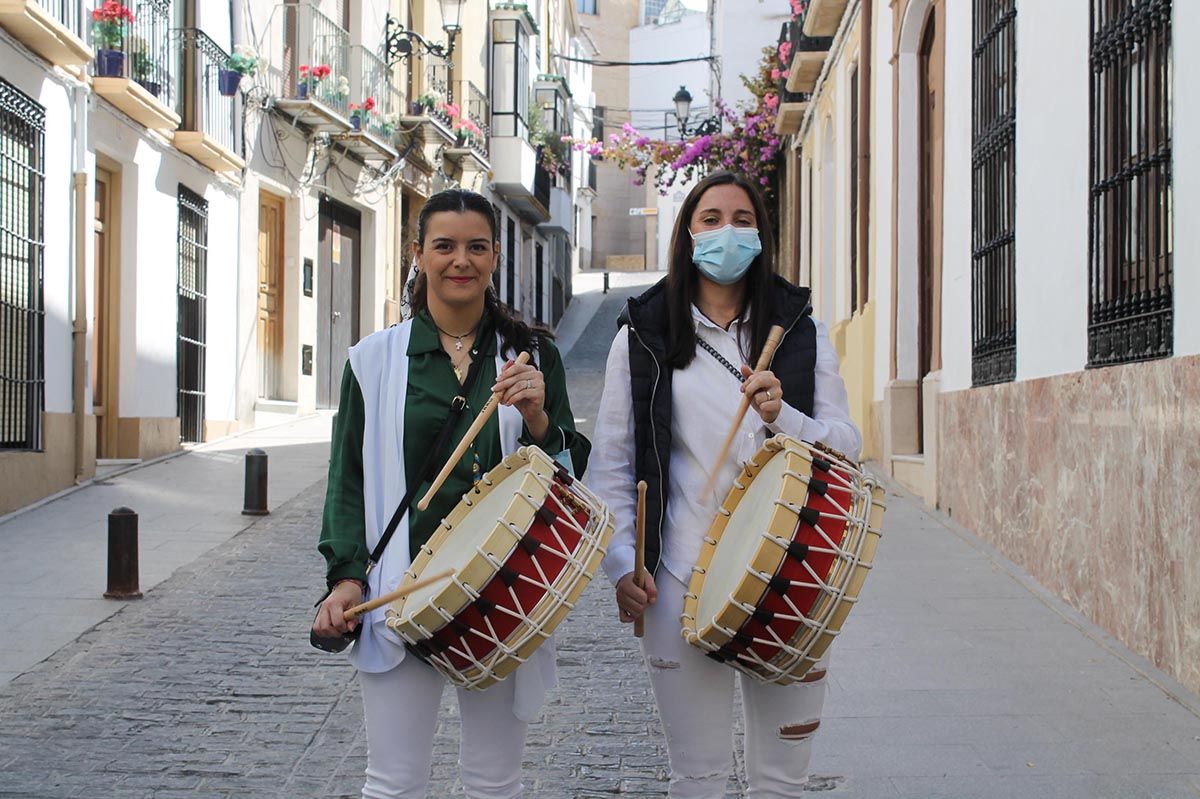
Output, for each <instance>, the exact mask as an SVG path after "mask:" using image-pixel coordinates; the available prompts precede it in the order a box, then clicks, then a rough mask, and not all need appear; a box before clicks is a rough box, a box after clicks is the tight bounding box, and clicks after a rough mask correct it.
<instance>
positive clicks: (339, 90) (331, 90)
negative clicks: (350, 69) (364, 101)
mask: <svg viewBox="0 0 1200 799" xmlns="http://www.w3.org/2000/svg"><path fill="white" fill-rule="evenodd" d="M349 96H350V79H349V78H347V77H346V76H345V75H338V76H337V80H335V81H331V82H330V83H327V84H326V85H325V86H324V91H323V92H321V96H320V98H319V99H320V100H321V102H323V103H325V104H326V105H332V106H342V105H343V103H345V102H346V98H348V97H349Z"/></svg>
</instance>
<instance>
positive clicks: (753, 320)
mask: <svg viewBox="0 0 1200 799" xmlns="http://www.w3.org/2000/svg"><path fill="white" fill-rule="evenodd" d="M728 185H733V186H738V187H739V188H741V189H743V190H745V192H746V194H747V195H748V196H749V197H750V203H751V204H752V205H753V206H754V216H755V218H756V223H757V225H758V238H759V240H760V241H761V242H762V252H760V253H759V254H758V255H757V256H756V257H755V258H754V260H753V261H751V262H750V268H749V269H748V270H747V271H746V276H745V277H744V278H742V280H743V281H744V282H745V284H746V293H745V296H744V298H743V301H742V307H741V308H740V309H739V310H738V317H739V318H741V319H746V318H747V317H749V320H750V321H749V324H750V351H749V352H743V353H742V357H743V358H745V361H746V363H748V364H751V365H753V364H754V362H755V361H756V360H757V359H758V354H759V353H760V352H762V348H763V345H765V344H766V342H767V334H768V332H769V331H770V329H771V318H772V316H773V315H774V310H775V302H774V294H773V293H772V291H771V283H772V281H773V279H774V278H773V275H774V271H775V235H774V233H773V231H772V230H771V217H770V216H769V214H768V212H767V205H766V203H765V202H763V198H762V194H761V193H759V191H758V187H757V186H755V185H754V183H753V182H751V181H750V179H749V178H747V177H745V176H744V175H741V174H739V173H737V172H726V171H721V172H714V173H713V174H711V175H709V176H708V177H706V178H704V179H703V180H701V181H700V182H699V183H697V184H696V186H695V188H693V189H692V190H691V191H690V192H689V193H688V196H687V197H686V198H685V199H684V201H683V205H681V206H680V207H679V216H677V217H676V219H675V229H674V231H673V232H672V234H671V249H670V260H669V261H668V272H667V336H668V341H667V361H668V363H670V364H671V366H672V367H673V368H675V369H682V368H684V367H685V366H687V365H688V364H689V363H691V362H692V358H694V357H696V327H695V323H694V322H693V321H692V303H693V302H695V300H696V292H697V290H698V289H697V287H698V286H699V284H700V277H699V270H698V269H696V266H695V264H693V263H692V235H691V231H690V230H689V228H690V226H691V224H692V214H694V213H695V212H696V206H698V205H699V204H700V199H701V198H702V197H703V196H704V192H706V191H708V190H709V189H711V188H712V187H713V186H728ZM739 345H740V342H739Z"/></svg>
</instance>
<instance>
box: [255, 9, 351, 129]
mask: <svg viewBox="0 0 1200 799" xmlns="http://www.w3.org/2000/svg"><path fill="white" fill-rule="evenodd" d="M263 42H264V43H263V48H262V52H260V53H259V56H260V59H261V60H262V61H263V62H264V63H265V64H266V65H267V66H266V71H265V79H266V82H267V89H268V91H270V92H271V94H273V95H275V96H276V97H281V98H289V99H290V98H294V99H301V100H314V101H317V102H319V103H322V104H323V105H325V106H327V107H328V108H330V109H331V110H333V111H334V112H336V113H337V114H339V115H340V116H342V117H346V116H348V115H349V111H350V92H351V80H350V77H351V71H350V34H349V33H348V32H347V31H346V30H345V29H344V28H343V27H341V26H340V25H338V24H337V23H336V22H334V21H333V20H332V19H330V18H329V17H327V16H325V15H324V14H322V13H321V12H320V10H318V9H317V7H316V6H315V5H313V4H310V3H286V4H283V5H280V6H277V7H276V9H275V14H274V16H273V17H272V30H271V31H270V33H269V34H268V35H265V36H264V37H263ZM320 67H325V68H327V69H328V71H329V74H328V75H327V76H325V77H323V78H318V77H314V76H313V71H314V70H318V69H319V68H320Z"/></svg>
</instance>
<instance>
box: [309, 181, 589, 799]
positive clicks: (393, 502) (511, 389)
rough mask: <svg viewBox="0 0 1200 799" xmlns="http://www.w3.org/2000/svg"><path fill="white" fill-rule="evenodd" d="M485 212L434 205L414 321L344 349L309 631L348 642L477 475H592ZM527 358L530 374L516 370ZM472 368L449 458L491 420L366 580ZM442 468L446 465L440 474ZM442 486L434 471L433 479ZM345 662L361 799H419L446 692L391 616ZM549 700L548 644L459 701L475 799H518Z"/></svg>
mask: <svg viewBox="0 0 1200 799" xmlns="http://www.w3.org/2000/svg"><path fill="white" fill-rule="evenodd" d="M498 231H499V227H498V224H497V221H496V216H495V212H494V210H493V208H492V205H491V203H490V202H488V200H487V199H486V198H484V197H483V196H481V195H479V194H476V193H474V192H470V191H464V190H461V189H452V190H449V191H444V192H441V193H439V194H436V195H434V196H433V197H431V198H430V199H429V201H428V202H427V203H426V204H425V206H424V208H423V209H422V210H421V214H420V217H419V220H418V228H417V241H416V242H414V244H413V252H414V255H415V257H416V259H417V262H418V265H419V268H420V272H419V274H418V278H417V280H416V282H415V283H414V285H413V291H412V309H413V316H412V318H411V319H408V320H406V321H404V322H402V323H401V324H399V325H395V326H393V327H390V328H388V329H386V330H381V331H379V332H377V333H374V334H372V335H370V336H368V337H366V338H364V339H363V340H362V341H360V342H359V343H358V344H356V345H355V346H354V347H352V348H351V349H350V361H349V363H348V364H347V366H346V371H345V374H344V375H343V377H342V389H341V400H340V402H339V405H338V416H337V424H336V425H335V429H334V433H333V441H332V443H331V459H330V464H329V482H328V487H327V490H326V497H325V512H324V517H323V520H322V526H321V539H320V544H319V547H318V548H319V549H320V551H321V553H322V554H323V555H324V556H325V559H326V563H327V572H326V578H327V582H328V585H329V587H330V594H329V596H328V597H327V598H326V599H325V600H324V601H323V602H322V604H321V607H320V610H319V611H318V614H317V618H316V621H314V623H313V629H314V631H315V632H316V633H317V634H319V635H322V636H335V635H339V634H342V633H345V632H348V631H349V630H350V629H352V628H353V626H354V622H351V623H346V622H344V621H343V620H342V612H343V611H344V610H345V609H346V608H349V607H351V606H353V605H355V604H358V603H359V602H362V601H363V598H364V597H365V596H367V595H368V594H369V595H371V596H379V595H381V594H384V593H387V592H388V591H390V590H392V589H393V588H395V586H396V585H397V584H398V583H399V582H400V579H401V577H402V576H403V574H404V571H405V570H406V569H407V568H408V567H409V565H410V564H411V562H412V558H413V557H415V555H416V553H417V551H418V550H419V549H420V547H421V546H422V545H424V544H425V543H426V542H427V541H428V540H429V539H430V537H431V536H432V535H433V532H434V530H435V528H436V527H437V524H438V522H439V521H440V520H441V519H442V518H443V517H445V516H446V515H448V514H449V513H450V511H451V509H453V508H454V506H455V505H456V504H457V503H458V501H459V498H460V497H461V496H462V495H463V494H464V493H466V492H467V491H468V490H469V489H470V488H471V487H472V486H473V485H474V483H475V481H477V480H478V479H479V478H480V477H481V476H482V475H483V474H484V473H486V472H487V471H489V470H491V469H492V468H493V467H495V466H496V465H498V464H499V463H500V461H501V460H503V458H504V457H505V456H506V455H508V454H510V453H511V452H512V451H513V450H515V449H516V448H517V447H520V446H524V445H529V444H534V445H537V446H538V447H540V448H541V449H542V450H543V451H545V452H546V453H547V454H548V455H551V456H557V457H558V459H559V460H564V459H569V462H570V464H571V466H572V468H573V470H574V472H575V474H576V475H577V476H578V475H582V474H583V471H584V469H585V467H586V466H587V458H588V453H589V451H590V449H591V444H590V443H589V442H588V440H587V439H586V438H584V437H583V436H582V435H580V434H579V432H578V431H576V429H575V421H574V416H573V414H572V413H571V405H570V402H569V400H568V398H567V390H566V376H565V373H564V370H563V364H562V358H561V357H560V355H559V353H558V351H557V350H556V349H555V347H554V345H553V344H552V343H551V342H550V341H549V339H548V338H547V336H546V335H544V334H540V333H536V332H535V331H533V330H531V329H530V328H529V327H528V326H527V325H525V324H524V323H522V322H520V321H518V320H517V319H515V318H514V317H513V316H512V315H511V314H510V313H509V312H508V311H507V309H506V308H504V306H502V305H501V304H500V302H499V300H498V299H497V298H496V295H495V292H494V291H493V290H492V288H491V284H492V273H493V271H495V269H496V266H497V263H498V261H499V258H500V241H499V232H498ZM522 351H528V352H530V353H531V355H532V356H533V358H532V360H531V362H530V363H529V364H517V363H515V359H516V356H517V355H518V354H519V353H520V352H522ZM477 360H478V361H481V363H480V365H479V367H478V369H479V374H478V377H477V378H476V379H475V381H474V383H473V385H472V386H471V387H470V390H469V391H468V394H467V409H466V411H465V412H464V413H463V414H462V415H461V416H460V417H459V419H458V421H457V423H456V425H455V430H454V431H453V434H452V435H451V436H450V441H451V442H452V443H451V445H450V446H449V447H447V452H443V453H439V457H440V458H441V459H444V458H446V457H447V456H448V455H449V454H450V453H449V451H448V450H449V449H451V448H452V447H453V444H454V443H457V442H458V441H459V440H461V439H462V437H463V434H464V433H465V432H466V430H467V428H468V427H469V426H470V424H471V422H472V420H473V419H474V417H475V416H476V414H478V412H479V410H480V409H481V408H482V407H483V405H484V403H485V402H486V401H487V399H488V398H489V397H490V396H491V395H492V393H493V392H498V393H499V394H500V396H501V399H500V408H499V411H498V412H497V413H496V414H494V415H493V416H492V417H491V418H490V419H489V420H488V422H487V424H486V425H485V426H484V428H483V430H482V431H481V432H480V433H479V435H478V437H477V438H476V440H475V443H474V444H473V445H472V446H471V447H470V448H469V449H468V450H467V452H466V454H465V455H464V456H463V458H462V459H461V460H460V461H459V462H458V463H457V464H455V466H454V469H453V471H452V472H451V474H450V476H449V478H448V479H447V480H446V482H445V484H444V485H443V487H442V488H441V490H440V491H439V492H438V493H437V494H436V495H435V497H434V499H433V501H432V502H431V503H430V504H429V507H428V508H427V509H426V510H425V511H418V510H417V508H416V506H415V504H414V506H413V507H412V508H411V509H410V510H409V512H408V513H407V514H406V516H405V518H404V519H402V520H401V522H400V524H399V525H398V527H397V528H396V532H395V534H394V536H393V538H392V540H391V541H390V543H389V544H388V545H387V548H386V549H385V550H384V553H383V556H382V558H381V559H380V562H379V565H378V566H377V567H376V568H374V569H372V570H371V573H370V574H369V575H368V574H367V573H366V562H367V557H368V555H369V554H370V552H371V550H372V549H373V548H374V546H375V544H376V543H377V542H378V541H379V539H380V536H381V534H382V533H383V530H384V528H385V527H386V525H387V522H388V520H389V519H390V518H391V515H392V512H393V511H394V510H395V508H396V506H397V505H398V504H399V502H400V500H401V498H402V497H403V496H404V494H405V492H406V490H408V489H410V488H412V487H413V486H412V483H413V482H414V481H415V482H416V484H417V489H418V490H417V493H416V495H417V496H421V495H422V494H424V492H425V489H426V488H427V486H428V482H429V480H428V478H429V475H422V474H421V470H422V467H424V466H425V464H426V459H427V458H428V457H429V453H430V451H431V450H432V449H433V448H434V446H435V442H436V441H437V439H438V436H439V433H440V431H441V428H442V427H443V423H444V422H445V420H446V418H447V416H448V414H449V409H450V401H451V400H452V399H453V398H454V397H455V396H456V395H457V394H458V393H459V391H460V390H461V387H462V385H463V383H464V382H465V380H466V378H467V375H468V371H469V369H470V366H471V364H472V363H473V362H475V361H477ZM437 465H438V466H440V465H441V464H440V463H438V464H437ZM435 470H436V469H435ZM362 624H363V629H362V631H361V634H360V635H359V637H358V640H357V641H356V642H355V644H354V646H353V647H352V648H351V650H350V660H351V662H352V663H353V664H354V665H355V667H356V668H357V669H358V671H359V679H360V682H361V685H362V693H363V705H364V710H365V716H366V723H367V750H368V754H367V772H366V785H365V786H364V787H363V792H362V795H363V796H364V797H368V798H369V799H375V798H376V797H388V798H389V799H400V798H401V797H403V799H417V798H418V797H424V796H425V795H426V791H427V788H428V783H429V775H430V765H431V759H432V755H433V736H434V731H435V728H436V725H437V715H438V708H439V705H440V704H441V696H442V688H443V686H444V680H443V678H442V677H441V675H440V674H438V672H436V671H435V670H434V669H433V668H432V667H431V666H429V665H427V664H425V663H424V662H422V661H421V660H420V659H418V658H415V657H409V656H406V652H405V649H404V646H403V643H402V642H401V640H400V639H399V637H398V636H397V635H396V634H395V633H394V632H393V631H391V630H389V629H388V628H387V626H386V624H385V622H384V610H383V609H380V610H376V611H372V612H371V613H368V614H366V615H365V616H363V617H362ZM554 684H555V673H554V646H553V640H552V639H551V640H550V641H547V642H546V643H545V644H543V645H542V646H541V647H540V648H539V649H538V650H537V651H536V652H535V653H534V654H533V656H532V657H531V658H530V659H529V661H528V662H526V663H525V664H523V665H522V666H521V667H520V668H518V669H517V671H516V672H515V673H514V674H513V676H512V677H511V678H510V679H508V680H506V681H504V682H501V683H498V684H496V685H494V686H493V687H491V688H489V689H487V690H484V691H464V690H462V689H459V690H458V700H459V708H460V712H461V715H462V741H461V747H460V757H459V765H460V768H461V773H462V783H463V790H464V791H465V793H466V795H467V796H468V797H472V799H512V797H517V796H520V795H521V790H522V785H521V773H520V770H521V761H522V753H523V750H524V745H525V732H526V726H527V723H528V722H529V721H530V720H532V719H533V718H535V717H536V716H537V714H538V712H539V710H540V708H541V705H542V701H543V700H544V697H545V694H546V692H547V691H548V690H549V689H550V688H551V687H553V685H554Z"/></svg>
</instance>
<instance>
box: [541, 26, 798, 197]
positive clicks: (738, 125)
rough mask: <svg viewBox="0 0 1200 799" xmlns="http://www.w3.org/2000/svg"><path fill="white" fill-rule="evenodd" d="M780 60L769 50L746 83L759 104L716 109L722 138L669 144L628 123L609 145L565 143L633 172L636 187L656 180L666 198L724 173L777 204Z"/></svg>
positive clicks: (714, 135)
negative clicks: (744, 179)
mask: <svg viewBox="0 0 1200 799" xmlns="http://www.w3.org/2000/svg"><path fill="white" fill-rule="evenodd" d="M779 55H780V53H779V52H778V49H777V48H776V47H774V46H772V47H767V48H764V49H763V57H762V62H761V64H760V68H759V73H758V74H757V75H755V76H753V77H746V76H743V77H742V81H743V83H745V85H746V87H747V88H748V89H749V90H750V92H751V95H752V98H753V99H752V101H751V102H750V103H748V104H744V105H743V106H742V107H740V108H737V109H734V108H730V107H729V106H727V105H726V104H725V103H724V102H722V101H721V100H719V99H718V100H717V101H716V102H715V103H714V106H715V109H716V115H717V117H718V118H719V119H720V120H721V130H720V132H718V133H711V134H704V135H697V136H692V137H690V138H687V139H684V140H682V141H679V140H671V141H668V140H664V139H656V138H652V137H650V136H646V135H644V134H642V133H641V132H640V131H638V130H637V129H636V128H634V127H633V126H632V125H631V124H629V123H628V122H627V123H625V124H624V125H622V126H621V132H620V133H612V134H610V135H609V136H608V138H607V140H603V139H584V140H579V139H569V138H568V139H564V140H565V141H568V143H569V144H570V145H571V147H572V149H574V150H575V151H576V152H585V153H587V154H588V155H589V156H591V157H593V158H600V159H603V160H604V161H605V162H607V163H612V164H616V165H617V166H618V167H620V168H621V169H627V170H629V171H630V173H631V174H632V180H633V182H634V183H635V184H638V185H641V184H642V183H644V182H645V181H647V180H653V181H654V185H655V187H656V188H657V189H658V190H659V193H661V194H666V193H667V190H668V189H669V188H670V187H671V186H673V185H674V184H675V182H676V181H679V180H683V181H688V180H691V179H692V178H694V177H699V176H702V175H704V174H706V173H708V172H711V171H715V170H718V169H732V170H736V171H738V172H742V173H743V174H745V175H747V176H748V177H749V178H750V179H751V180H753V181H755V182H756V183H758V184H759V185H760V186H763V187H764V194H766V195H767V197H768V201H769V202H773V201H774V200H773V195H774V184H775V177H776V174H777V171H778V162H779V153H780V151H781V150H782V148H783V142H782V140H781V138H780V136H779V134H778V133H776V132H775V115H776V113H777V111H778V109H779V94H778V92H779V88H778V83H779V81H780V79H781V78H782V77H784V74H783V73H782V72H781V71H780V70H779V68H778V64H779V61H778V58H779Z"/></svg>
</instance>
